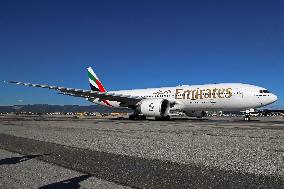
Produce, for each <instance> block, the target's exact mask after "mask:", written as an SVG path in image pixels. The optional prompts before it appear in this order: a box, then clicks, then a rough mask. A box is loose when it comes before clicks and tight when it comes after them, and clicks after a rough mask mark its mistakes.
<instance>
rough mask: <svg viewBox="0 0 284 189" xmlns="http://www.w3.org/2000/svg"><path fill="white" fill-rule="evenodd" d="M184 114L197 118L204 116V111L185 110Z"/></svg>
mask: <svg viewBox="0 0 284 189" xmlns="http://www.w3.org/2000/svg"><path fill="white" fill-rule="evenodd" d="M185 114H186V115H187V116H188V117H197V118H202V117H206V112H204V111H194V110H192V111H187V112H185Z"/></svg>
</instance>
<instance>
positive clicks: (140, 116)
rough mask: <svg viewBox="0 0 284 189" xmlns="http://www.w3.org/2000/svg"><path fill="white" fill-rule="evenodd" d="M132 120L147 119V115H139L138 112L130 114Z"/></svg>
mask: <svg viewBox="0 0 284 189" xmlns="http://www.w3.org/2000/svg"><path fill="white" fill-rule="evenodd" d="M129 119H130V120H146V116H144V115H137V114H131V115H129Z"/></svg>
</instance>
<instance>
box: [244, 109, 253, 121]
mask: <svg viewBox="0 0 284 189" xmlns="http://www.w3.org/2000/svg"><path fill="white" fill-rule="evenodd" d="M250 112H251V111H250V110H246V113H245V115H244V121H251V118H250Z"/></svg>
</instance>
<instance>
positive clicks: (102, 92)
mask: <svg viewBox="0 0 284 189" xmlns="http://www.w3.org/2000/svg"><path fill="white" fill-rule="evenodd" d="M87 71H88V77H89V83H90V87H91V90H83V89H75V88H67V87H59V86H50V85H41V84H31V83H24V82H17V81H8V83H14V84H18V85H24V86H31V87H39V88H47V89H52V90H56V91H59V92H60V94H62V95H69V96H74V97H82V98H85V99H87V100H88V101H90V102H93V103H96V104H99V105H103V106H109V107H123V108H130V109H132V110H134V113H133V114H132V115H130V116H129V118H130V119H136V120H139V119H146V117H155V118H156V119H169V118H170V117H171V115H173V112H175V113H176V112H183V113H185V114H186V115H187V116H189V117H204V116H205V115H206V113H205V112H206V111H246V110H249V109H255V108H259V107H263V106H266V105H269V104H272V103H273V102H275V101H277V96H276V95H274V94H272V93H271V92H269V91H268V90H267V89H265V88H263V87H258V86H254V85H249V84H242V83H219V84H204V85H180V86H176V87H161V88H148V89H133V90H119V91H106V89H105V88H104V86H103V84H102V83H101V81H100V80H99V78H98V77H97V75H96V74H95V73H94V71H93V69H92V68H91V67H89V68H87Z"/></svg>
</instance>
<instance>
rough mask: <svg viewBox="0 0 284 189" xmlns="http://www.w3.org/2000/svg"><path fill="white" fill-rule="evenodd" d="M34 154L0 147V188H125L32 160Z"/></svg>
mask: <svg viewBox="0 0 284 189" xmlns="http://www.w3.org/2000/svg"><path fill="white" fill-rule="evenodd" d="M37 157H40V156H39V155H21V154H16V153H12V152H8V151H5V150H0V188H1V189H6V188H7V189H10V188H22V189H25V188H27V189H31V188H39V189H49V188H50V189H51V188H61V189H63V188H85V189H88V188H121V189H122V188H129V187H123V186H119V185H117V184H114V183H111V182H107V181H104V180H101V179H97V178H95V177H93V176H91V175H87V174H82V173H79V172H76V171H73V170H69V169H66V168H63V167H59V166H56V165H53V164H48V163H45V162H42V161H39V160H36V159H35V158H37Z"/></svg>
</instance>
